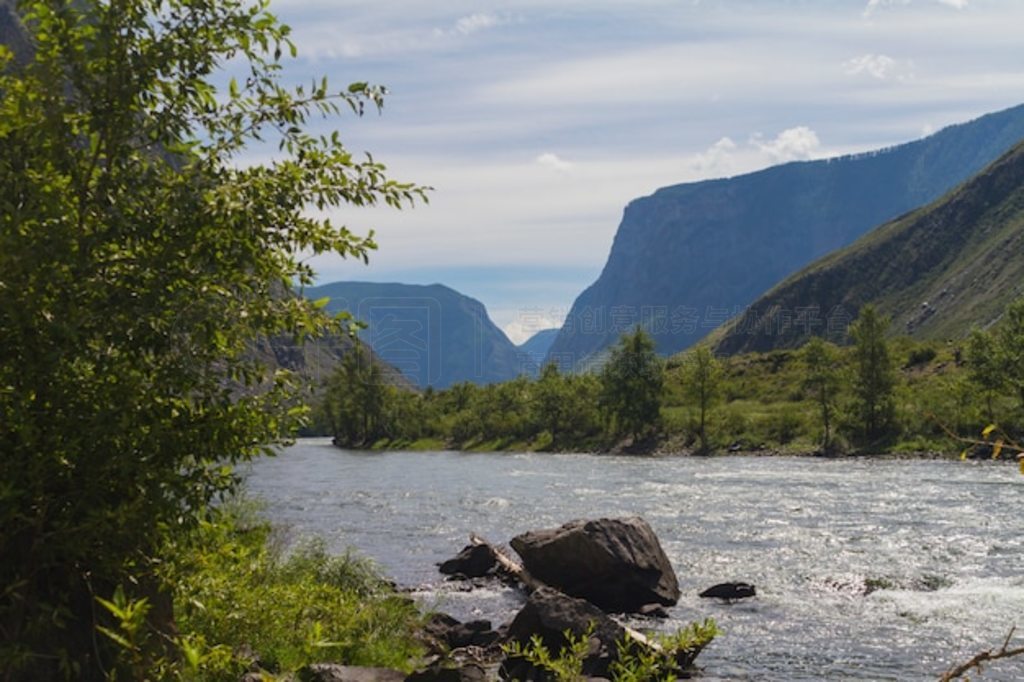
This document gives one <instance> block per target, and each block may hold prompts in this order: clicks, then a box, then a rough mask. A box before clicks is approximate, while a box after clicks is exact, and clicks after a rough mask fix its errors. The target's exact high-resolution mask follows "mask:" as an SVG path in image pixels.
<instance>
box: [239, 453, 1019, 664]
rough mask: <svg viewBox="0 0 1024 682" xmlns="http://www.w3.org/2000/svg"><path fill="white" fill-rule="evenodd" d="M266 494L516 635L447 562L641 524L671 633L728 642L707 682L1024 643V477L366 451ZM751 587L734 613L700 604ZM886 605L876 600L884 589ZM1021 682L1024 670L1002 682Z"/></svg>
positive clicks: (430, 592) (896, 464)
mask: <svg viewBox="0 0 1024 682" xmlns="http://www.w3.org/2000/svg"><path fill="white" fill-rule="evenodd" d="M247 485H248V490H249V492H250V493H251V494H252V495H254V496H256V497H258V498H262V499H263V500H264V501H265V503H266V513H267V515H268V516H269V518H270V519H271V520H272V521H274V522H276V523H279V524H283V525H285V526H287V527H288V528H289V529H290V530H291V532H292V533H293V534H294V536H295V537H298V536H301V535H318V536H321V537H323V538H324V539H325V540H326V541H327V543H328V545H329V547H330V548H331V549H333V550H337V551H342V550H344V549H345V548H346V547H354V548H356V549H358V550H359V551H360V552H362V553H363V554H366V555H368V556H370V557H372V558H373V559H374V560H375V561H376V562H377V563H378V564H380V565H381V566H382V567H383V569H384V570H385V571H386V572H387V573H388V574H389V575H390V576H391V577H392V578H394V579H395V580H396V581H397V582H398V583H400V584H402V585H404V586H409V587H414V588H416V595H417V597H418V598H419V599H421V600H422V601H423V602H424V603H426V604H427V605H428V606H432V607H438V608H441V609H443V610H447V611H449V612H451V613H453V614H454V615H456V616H458V617H461V618H463V619H466V618H470V617H477V618H479V617H486V618H490V619H492V620H493V621H495V624H498V623H501V622H505V621H507V620H510V619H511V617H512V616H513V615H514V614H515V611H516V609H517V607H518V605H519V603H521V602H520V601H519V600H520V597H519V596H518V595H517V594H516V593H514V592H512V591H511V590H507V589H503V588H498V587H495V588H487V589H483V590H477V591H475V592H473V593H471V594H466V593H461V592H459V591H457V590H456V589H455V588H454V586H453V585H452V584H450V583H448V584H446V583H444V582H443V581H442V580H441V576H440V575H439V574H438V573H437V570H436V565H435V564H436V563H437V562H439V561H443V560H444V559H447V558H449V557H450V556H452V555H454V554H455V553H456V552H457V551H458V550H459V549H460V548H461V547H462V546H463V545H465V544H466V540H467V538H468V536H469V534H470V533H471V532H476V533H479V534H480V535H482V536H484V537H485V538H487V539H489V540H491V541H492V542H495V543H507V542H508V540H509V539H510V538H511V537H513V536H514V535H516V534H518V533H521V532H523V531H525V530H528V529H532V528H543V527H549V526H556V525H560V524H561V523H564V522H566V521H568V520H571V519H575V518H584V517H600V516H623V515H634V514H638V515H641V516H643V517H644V518H646V519H647V520H648V522H649V523H650V524H651V526H652V527H653V528H654V530H655V532H656V533H657V534H658V537H659V538H660V539H661V543H662V545H663V547H664V549H665V552H666V553H667V554H668V556H669V559H670V560H671V561H672V564H673V565H674V566H675V569H676V573H677V574H678V576H679V582H680V586H681V588H682V590H683V597H682V599H681V600H680V602H679V605H678V606H676V607H675V608H673V609H671V613H672V617H673V618H672V620H671V621H669V622H667V623H659V624H658V627H665V628H672V627H674V626H678V625H680V624H682V623H685V622H687V621H690V620H694V619H698V618H703V617H705V616H713V617H714V618H715V619H716V620H717V621H718V623H719V626H720V627H721V628H722V629H723V630H724V631H725V634H724V636H722V637H720V638H719V639H717V640H716V641H715V642H714V643H713V644H712V645H711V646H710V647H709V648H708V649H707V650H706V651H705V653H704V654H702V656H701V658H700V663H701V665H702V667H703V668H704V679H710V680H716V679H729V680H823V679H828V680H840V679H870V680H883V679H885V680H916V679H935V678H936V677H937V676H938V674H939V673H941V672H942V671H944V670H945V669H946V668H947V667H948V665H949V664H950V663H951V662H953V661H955V660H961V659H965V658H969V657H970V655H972V654H973V653H975V652H976V651H978V650H980V649H983V648H989V647H992V646H998V645H1000V644H1001V643H1002V640H1003V638H1004V637H1005V635H1006V633H1007V632H1008V630H1009V628H1010V626H1011V625H1013V624H1014V623H1018V622H1019V624H1020V625H1021V626H1022V629H1024V577H1022V570H1021V569H1022V549H1024V538H1022V533H1021V531H1022V526H1024V524H1022V514H1024V476H1021V475H1020V474H1019V473H1018V472H1017V470H1016V468H1015V467H1010V466H1003V465H998V464H989V463H985V464H973V463H972V464H965V463H961V462H947V461H896V460H881V461H866V460H821V459H813V458H767V457H766V458H757V457H715V458H684V457H678V458H657V459H652V458H637V457H618V456H607V455H550V454H466V453H451V452H417V453H411V452H395V453H362V452H349V451H342V450H338V449H335V448H333V447H332V446H331V445H330V444H329V443H328V442H327V441H325V440H303V441H300V442H299V443H298V444H296V445H295V446H293V447H291V448H288V449H287V450H285V451H284V452H283V453H281V454H280V455H279V456H278V457H276V458H272V459H263V460H260V461H258V462H256V463H254V464H253V465H252V466H251V468H250V470H249V472H248V484H247ZM726 580H745V581H748V582H752V583H754V584H756V586H757V589H758V596H757V597H756V598H754V599H751V600H748V601H746V602H741V603H737V604H731V605H727V604H719V603H713V602H711V601H708V600H702V599H699V598H698V597H697V593H698V592H699V591H700V590H702V589H703V588H706V587H708V586H710V585H712V584H714V583H718V582H722V581H726ZM869 582H870V583H871V584H873V585H875V586H881V588H882V589H878V590H876V591H873V592H871V593H870V594H868V595H865V594H864V593H865V586H866V585H867V584H868V583H869ZM983 679H986V680H1024V662H1016V661H1015V660H1012V659H1011V660H1008V661H1004V662H1002V663H997V664H994V665H993V666H992V667H990V668H987V669H986V676H985V677H984V678H983Z"/></svg>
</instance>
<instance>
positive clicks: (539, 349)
mask: <svg viewBox="0 0 1024 682" xmlns="http://www.w3.org/2000/svg"><path fill="white" fill-rule="evenodd" d="M556 336H558V329H542V330H540V331H539V332H537V333H536V334H534V335H533V336H531V337H530V338H528V339H527V340H526V341H524V342H523V343H521V344H519V346H518V347H517V350H518V351H519V357H521V358H523V359H524V360H525V362H526V364H527V373H529V374H531V375H534V376H536V375H537V374H539V373H540V368H541V366H542V365H543V364H544V359H545V358H546V357H547V356H548V351H549V350H550V349H551V344H552V343H554V341H555V337H556Z"/></svg>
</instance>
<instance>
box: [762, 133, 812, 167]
mask: <svg viewBox="0 0 1024 682" xmlns="http://www.w3.org/2000/svg"><path fill="white" fill-rule="evenodd" d="M750 143H751V144H753V145H754V146H755V147H757V148H758V149H760V150H761V151H762V152H764V153H765V154H767V155H768V156H769V157H770V158H771V159H772V160H773V161H775V162H776V163H785V162H786V161H797V160H803V159H813V158H815V157H817V156H820V155H821V152H822V150H821V140H819V139H818V135H817V133H815V132H814V131H813V130H811V129H810V128H808V127H807V126H797V127H795V128H788V129H786V130H783V131H782V132H781V133H779V134H778V135H777V136H776V137H775V139H774V140H769V141H767V142H764V141H762V138H761V135H760V133H758V134H755V135H754V136H753V137H752V138H751V139H750Z"/></svg>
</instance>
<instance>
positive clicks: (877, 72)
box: [843, 54, 896, 80]
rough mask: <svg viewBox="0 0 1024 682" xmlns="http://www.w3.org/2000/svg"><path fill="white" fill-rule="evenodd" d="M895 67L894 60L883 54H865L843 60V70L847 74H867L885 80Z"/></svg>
mask: <svg viewBox="0 0 1024 682" xmlns="http://www.w3.org/2000/svg"><path fill="white" fill-rule="evenodd" d="M895 69H896V60H895V59H893V58H892V57H890V56H888V55H884V54H865V55H861V56H860V57H854V58H853V59H848V60H847V61H845V62H843V72H845V73H846V74H847V75H849V76H857V75H860V74H867V75H869V76H872V77H873V78H877V79H879V80H885V79H886V78H888V77H889V76H891V75H892V73H893V71H895Z"/></svg>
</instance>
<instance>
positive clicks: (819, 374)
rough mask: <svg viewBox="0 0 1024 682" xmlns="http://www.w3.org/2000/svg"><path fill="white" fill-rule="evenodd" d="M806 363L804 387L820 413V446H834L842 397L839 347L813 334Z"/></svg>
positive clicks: (826, 448) (804, 352)
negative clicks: (838, 409) (837, 413)
mask: <svg viewBox="0 0 1024 682" xmlns="http://www.w3.org/2000/svg"><path fill="white" fill-rule="evenodd" d="M801 357H802V359H803V364H804V372H805V374H804V381H803V388H804V391H805V392H806V393H807V394H808V395H809V396H810V398H811V399H812V400H813V401H814V403H815V405H816V406H817V408H818V411H819V414H820V415H821V426H822V437H821V449H822V450H823V451H824V452H828V451H829V450H831V449H832V426H833V424H834V423H835V414H836V405H837V403H838V398H839V390H840V376H839V349H838V348H837V347H836V346H835V345H834V344H831V343H829V342H828V341H825V340H824V339H822V338H821V337H820V336H815V337H812V338H811V340H810V341H809V342H808V343H807V345H806V346H804V348H803V350H802V351H801Z"/></svg>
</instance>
